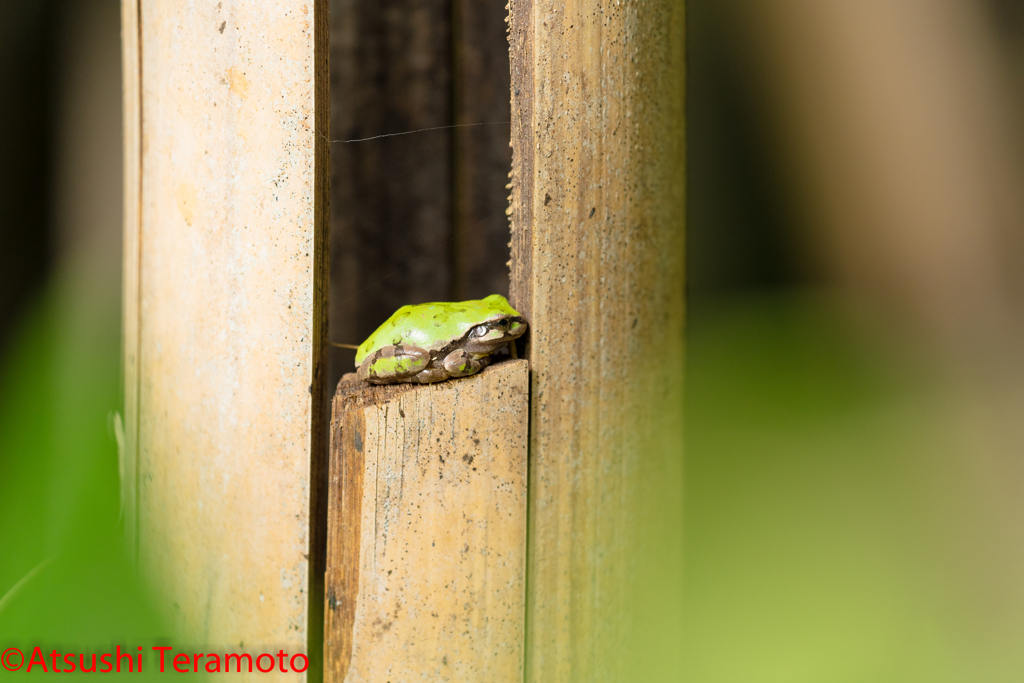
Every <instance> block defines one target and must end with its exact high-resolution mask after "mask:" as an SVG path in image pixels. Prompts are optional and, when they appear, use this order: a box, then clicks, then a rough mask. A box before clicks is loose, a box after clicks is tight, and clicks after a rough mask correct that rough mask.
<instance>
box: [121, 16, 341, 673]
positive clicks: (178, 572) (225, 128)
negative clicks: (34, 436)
mask: <svg viewBox="0 0 1024 683" xmlns="http://www.w3.org/2000/svg"><path fill="white" fill-rule="evenodd" d="M123 13H124V14H123V16H124V45H125V48H124V50H125V74H126V77H125V91H126V96H125V120H126V163H125V172H126V199H125V201H126V211H125V215H126V237H125V380H126V418H127V420H126V422H127V434H126V440H127V444H126V446H127V448H126V467H125V471H126V480H127V481H128V484H129V486H128V487H127V488H126V499H128V507H129V508H133V507H134V508H135V509H136V510H137V513H136V516H134V520H135V521H134V522H130V525H133V526H134V527H135V528H137V536H138V555H139V560H140V565H141V566H142V568H143V569H144V570H146V571H147V572H148V573H149V574H150V575H151V576H152V577H154V578H155V579H156V580H158V581H159V583H160V586H161V588H163V589H164V590H165V591H167V596H168V598H169V599H170V600H173V602H174V604H175V607H176V608H177V611H176V614H175V615H174V616H175V622H176V626H177V628H178V631H179V632H180V635H181V637H183V638H187V639H190V640H191V641H192V642H195V643H209V644H215V645H218V646H221V647H224V648H229V649H242V650H244V651H253V649H255V648H260V647H267V648H271V649H272V650H273V651H276V650H277V649H279V648H282V647H283V648H284V649H285V650H286V651H288V652H290V653H296V652H308V654H309V656H310V659H311V660H312V661H311V668H310V670H309V671H308V672H307V673H305V674H299V673H288V674H284V673H279V674H277V676H278V677H280V678H289V679H291V680H297V679H304V678H305V677H306V676H307V675H308V676H310V677H314V678H315V677H317V676H318V674H317V671H316V666H317V664H316V660H317V658H318V651H319V649H320V646H321V643H322V639H321V637H320V635H319V634H320V628H321V627H320V625H321V624H322V617H321V615H322V611H321V609H322V608H321V605H322V597H321V595H322V594H321V593H320V592H319V591H320V589H319V588H318V577H322V573H321V572H322V570H323V569H322V568H323V559H322V554H323V549H322V546H323V542H324V539H323V533H324V529H323V524H322V522H321V518H324V519H323V522H325V515H323V514H322V506H323V504H324V500H323V497H322V496H321V495H320V493H321V489H322V488H323V483H322V482H324V481H325V477H324V476H322V468H323V466H324V465H323V459H324V457H325V456H326V428H325V418H326V413H325V408H326V392H325V386H324V381H325V378H324V369H325V368H324V362H323V360H324V345H325V333H326V329H325V328H326V324H325V323H326V318H325V315H326V311H325V308H324V302H325V300H326V281H325V278H326V277H327V263H326V259H327V251H326V249H327V244H326V240H327V230H326V229H327V209H328V207H327V187H328V185H327V182H328V170H329V169H328V156H327V155H328V147H327V144H328V143H327V125H328V120H327V68H328V62H327V15H326V13H327V2H326V0H301V1H299V2H292V1H288V2H285V1H283V0H281V1H276V0H275V1H273V2H265V1H259V2H257V1H256V0H224V1H223V2H218V3H206V4H200V5H198V6H196V5H191V4H182V3H162V2H153V1H150V0H139V1H137V2H136V0H126V1H125V3H124V5H123ZM133 465H135V466H137V475H135V476H133V475H132V474H131V472H130V470H131V468H132V466H133ZM133 482H137V487H133V486H131V484H132V483H133ZM133 496H134V497H135V501H136V502H135V503H132V497H133ZM129 533H130V534H131V533H132V532H131V531H130V532H129ZM266 651H270V650H266Z"/></svg>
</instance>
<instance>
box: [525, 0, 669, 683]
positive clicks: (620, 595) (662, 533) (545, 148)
mask: <svg viewBox="0 0 1024 683" xmlns="http://www.w3.org/2000/svg"><path fill="white" fill-rule="evenodd" d="M510 12H511V14H510V31H511V32H510V42H511V56H512V143H513V186H512V191H513V194H512V230H513V234H512V289H511V294H512V304H513V306H515V308H516V309H517V310H519V311H520V312H522V313H523V314H524V315H525V316H526V317H527V319H528V320H529V322H530V340H529V343H528V347H527V353H528V356H529V359H530V363H531V365H530V369H531V373H532V399H531V439H530V547H529V576H530V580H529V592H528V596H527V604H528V616H527V623H528V626H529V629H528V633H527V646H526V669H527V671H526V680H528V681H536V682H538V683H539V682H541V681H588V682H590V681H606V680H607V681H624V680H655V678H652V677H651V676H653V674H651V676H645V675H642V674H641V673H640V671H641V669H642V668H643V667H644V666H648V665H656V667H657V669H659V670H660V672H661V673H659V674H658V678H657V679H658V680H677V677H674V675H673V672H674V673H675V674H677V673H678V669H677V668H676V667H677V666H678V656H679V655H678V650H679V642H678V641H677V640H674V639H675V638H677V637H679V635H680V633H681V630H680V627H679V620H680V618H681V617H680V614H681V609H682V605H681V597H680V595H681V592H680V581H681V562H682V560H681V548H682V539H681V524H682V500H681V497H682V471H681V468H682V462H681V460H682V453H681V450H682V426H681V423H682V414H681V413H682V395H683V381H682V380H683V330H684V298H683V297H684V281H683V270H684V221H685V156H684V4H683V3H682V2H679V1H678V0H648V1H644V2H622V3H618V2H616V3H611V2H602V1H599V0H512V2H511V5H510ZM666 672H668V674H666Z"/></svg>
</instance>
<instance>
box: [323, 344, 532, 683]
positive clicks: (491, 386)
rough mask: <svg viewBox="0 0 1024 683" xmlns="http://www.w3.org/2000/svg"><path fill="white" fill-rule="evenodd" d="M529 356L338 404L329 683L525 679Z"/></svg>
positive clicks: (360, 392) (345, 386)
mask: <svg viewBox="0 0 1024 683" xmlns="http://www.w3.org/2000/svg"><path fill="white" fill-rule="evenodd" d="M528 411H529V394H528V371H527V363H526V361H522V360H518V361H509V362H505V363H500V364H497V365H493V366H491V367H489V368H487V369H486V370H484V371H483V372H481V373H480V374H479V375H474V376H473V377H468V378H465V379H458V380H452V381H448V382H441V383H439V384H436V385H429V386H412V385H396V386H390V387H372V386H369V385H367V384H365V383H364V382H362V381H360V380H359V379H356V378H355V375H347V376H346V378H345V379H343V380H342V382H341V383H340V384H339V386H338V393H337V395H336V396H335V399H334V410H333V417H332V441H331V481H330V514H329V522H328V528H329V534H328V556H329V561H328V570H327V581H326V583H327V607H328V608H327V628H326V631H327V642H326V645H325V649H326V661H327V666H326V671H327V680H329V681H335V682H336V683H343V682H344V681H360V682H363V683H387V682H388V681H413V680H429V681H445V682H451V683H456V682H458V683H484V682H493V683H499V682H500V683H520V682H521V681H522V677H523V668H522V666H523V643H524V630H523V628H524V627H523V620H524V617H525V605H524V580H525V564H526V441H527V417H528Z"/></svg>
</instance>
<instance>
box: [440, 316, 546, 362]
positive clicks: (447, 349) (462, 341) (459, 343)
mask: <svg viewBox="0 0 1024 683" xmlns="http://www.w3.org/2000/svg"><path fill="white" fill-rule="evenodd" d="M507 320H508V321H509V323H514V322H515V323H522V324H524V325H525V324H526V319H525V318H523V317H521V316H514V317H510V318H507ZM472 332H473V328H470V330H469V331H468V332H466V334H464V335H462V336H461V337H459V338H458V339H456V340H455V341H453V342H450V343H449V344H448V345H447V346H444V347H442V348H440V349H438V350H437V351H431V352H430V365H431V367H435V363H437V364H438V365H441V364H443V363H444V359H445V358H447V357H448V354H449V353H451V352H452V351H454V350H455V349H460V348H462V347H463V346H465V345H466V341H467V340H468V339H469V335H470V334H471V333H472Z"/></svg>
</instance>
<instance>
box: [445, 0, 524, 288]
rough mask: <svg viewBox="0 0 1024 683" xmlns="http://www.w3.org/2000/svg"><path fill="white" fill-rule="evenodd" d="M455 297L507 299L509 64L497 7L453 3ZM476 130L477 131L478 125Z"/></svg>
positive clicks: (501, 8)
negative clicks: (490, 296)
mask: <svg viewBox="0 0 1024 683" xmlns="http://www.w3.org/2000/svg"><path fill="white" fill-rule="evenodd" d="M452 16H453V17H454V22H453V26H452V32H453V35H454V39H453V46H454V50H453V52H454V59H453V62H454V64H453V66H454V78H453V97H454V102H455V110H454V120H453V123H455V124H457V125H459V126H462V127H460V128H456V129H455V130H453V131H452V134H453V142H454V147H453V150H452V158H453V163H454V173H455V178H454V180H455V185H454V193H453V197H454V198H453V203H454V217H455V225H454V234H455V243H454V245H455V263H454V266H453V267H454V274H453V279H454V282H453V289H454V292H455V294H454V297H455V298H456V299H459V300H463V299H482V298H484V297H485V296H488V295H490V294H501V295H502V296H506V297H507V296H508V287H509V268H508V259H509V248H508V238H509V228H508V217H507V216H506V214H505V210H506V209H507V208H508V190H507V189H506V186H507V184H508V175H509V171H510V170H511V168H512V149H511V147H509V139H508V135H509V126H508V124H506V123H502V122H505V121H508V120H509V119H508V117H509V104H508V91H509V62H508V42H507V38H506V32H507V31H508V25H507V24H506V18H507V16H508V10H507V8H506V7H505V5H504V4H503V3H500V2H479V1H478V0H454V2H453V12H452ZM481 124H482V125H481Z"/></svg>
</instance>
